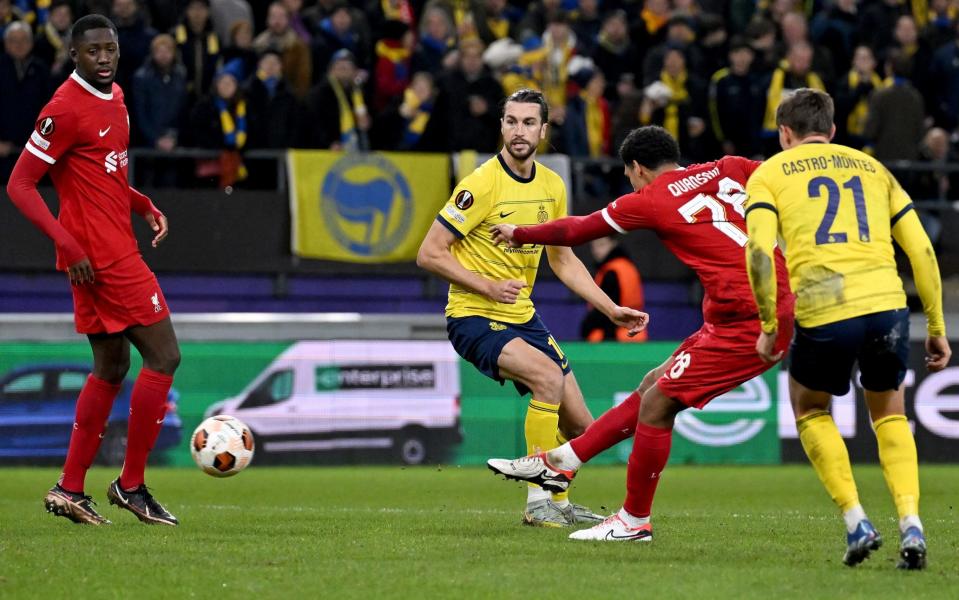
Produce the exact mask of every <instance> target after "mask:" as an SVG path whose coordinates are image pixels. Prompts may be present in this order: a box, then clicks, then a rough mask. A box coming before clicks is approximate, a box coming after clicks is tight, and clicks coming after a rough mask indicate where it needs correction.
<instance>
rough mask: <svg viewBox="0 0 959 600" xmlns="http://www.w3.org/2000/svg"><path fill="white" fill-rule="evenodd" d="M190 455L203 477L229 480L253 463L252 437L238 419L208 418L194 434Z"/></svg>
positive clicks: (227, 417) (248, 429) (225, 416)
mask: <svg viewBox="0 0 959 600" xmlns="http://www.w3.org/2000/svg"><path fill="white" fill-rule="evenodd" d="M190 453H191V454H192V455H193V460H194V461H196V464H197V466H198V467H200V468H201V469H203V472H204V473H206V474H208V475H213V476H214V477H230V476H232V475H236V474H237V473H239V472H240V471H242V470H243V469H245V468H246V467H247V465H249V464H250V461H251V460H253V434H252V433H251V432H250V428H249V427H247V426H246V425H244V424H243V421H240V420H239V419H237V418H234V417H231V416H228V415H217V416H215V417H210V418H209V419H207V420H205V421H203V422H202V423H200V426H199V427H197V428H196V430H194V432H193V439H191V440H190Z"/></svg>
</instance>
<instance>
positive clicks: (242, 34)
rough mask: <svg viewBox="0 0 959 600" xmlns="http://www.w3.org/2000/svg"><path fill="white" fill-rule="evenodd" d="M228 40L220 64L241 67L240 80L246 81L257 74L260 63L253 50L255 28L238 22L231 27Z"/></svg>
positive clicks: (243, 22)
mask: <svg viewBox="0 0 959 600" xmlns="http://www.w3.org/2000/svg"><path fill="white" fill-rule="evenodd" d="M227 40H228V43H227V46H226V47H225V48H223V50H222V51H221V52H220V62H221V63H222V64H224V65H228V64H234V65H239V66H240V68H239V71H238V73H239V79H240V80H246V78H247V77H249V76H250V75H253V73H255V72H256V63H257V62H258V61H259V57H258V56H257V54H256V51H255V50H253V27H252V26H251V25H250V24H249V23H248V22H247V21H243V20H240V21H236V22H235V23H233V26H232V27H230V32H229V37H228V38H227Z"/></svg>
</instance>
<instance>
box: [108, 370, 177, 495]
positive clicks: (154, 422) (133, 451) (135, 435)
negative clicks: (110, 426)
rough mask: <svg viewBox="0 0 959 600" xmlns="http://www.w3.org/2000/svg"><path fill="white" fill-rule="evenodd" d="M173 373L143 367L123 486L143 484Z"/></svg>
mask: <svg viewBox="0 0 959 600" xmlns="http://www.w3.org/2000/svg"><path fill="white" fill-rule="evenodd" d="M171 385H173V377H172V376H170V375H164V374H163V373H158V372H156V371H151V370H150V369H147V368H145V367H144V368H143V369H141V370H140V375H139V376H138V377H137V380H136V383H135V384H134V385H133V394H132V396H131V398H130V425H129V430H128V433H127V455H126V458H125V459H124V461H123V472H122V473H121V474H120V487H122V488H123V489H125V490H132V489H134V488H136V487H139V486H140V485H142V484H143V472H144V470H145V469H146V465H147V457H148V456H149V455H150V450H152V449H153V444H154V443H155V442H156V439H157V436H158V435H160V428H161V427H162V426H163V417H164V416H165V415H166V409H167V407H166V401H167V394H168V393H169V391H170V386H171Z"/></svg>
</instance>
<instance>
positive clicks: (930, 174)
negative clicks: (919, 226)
mask: <svg viewBox="0 0 959 600" xmlns="http://www.w3.org/2000/svg"><path fill="white" fill-rule="evenodd" d="M919 160H920V161H921V162H924V163H931V164H934V165H938V166H946V165H948V164H955V163H957V162H959V155H957V154H956V150H955V148H953V147H952V144H951V143H950V142H949V134H948V133H947V132H946V130H945V129H942V128H941V127H933V128H931V129H930V130H929V131H927V132H926V135H925V137H924V138H923V141H922V145H921V146H920V148H919ZM914 181H915V182H914V183H913V185H912V188H911V189H910V190H909V193H910V195H911V196H912V198H913V200H916V201H923V200H947V199H951V198H955V197H956V196H957V195H959V173H954V172H953V173H949V172H947V171H920V172H919V173H917V174H916V177H915V179H914ZM924 221H925V220H924ZM923 224H925V223H923ZM926 233H930V232H929V231H928V229H927V231H926ZM929 237H930V238H932V235H931V234H930V236H929Z"/></svg>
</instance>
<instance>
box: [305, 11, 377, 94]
mask: <svg viewBox="0 0 959 600" xmlns="http://www.w3.org/2000/svg"><path fill="white" fill-rule="evenodd" d="M354 17H355V15H354V13H353V11H352V10H350V7H349V5H348V4H346V3H345V2H340V3H339V4H336V5H335V6H334V8H333V11H332V12H331V13H330V15H329V16H328V17H326V18H324V19H322V20H321V21H320V22H319V23H318V24H317V33H316V38H315V39H314V40H313V62H314V64H315V65H316V72H315V75H316V78H320V77H321V76H322V75H323V73H325V69H326V67H327V65H328V64H329V62H330V57H331V56H333V55H334V54H336V53H337V52H339V51H340V50H349V52H350V54H352V55H353V57H354V60H355V61H356V65H357V67H359V68H361V69H365V68H366V67H367V54H366V48H365V47H364V45H363V38H362V36H361V35H360V31H359V28H357V27H356V26H355V23H354Z"/></svg>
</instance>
